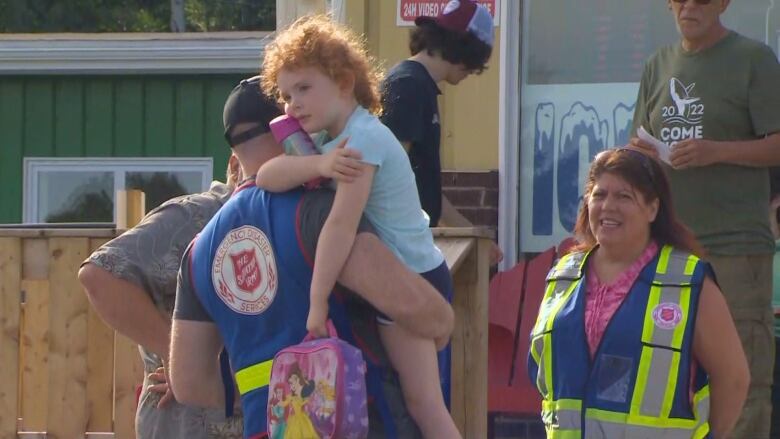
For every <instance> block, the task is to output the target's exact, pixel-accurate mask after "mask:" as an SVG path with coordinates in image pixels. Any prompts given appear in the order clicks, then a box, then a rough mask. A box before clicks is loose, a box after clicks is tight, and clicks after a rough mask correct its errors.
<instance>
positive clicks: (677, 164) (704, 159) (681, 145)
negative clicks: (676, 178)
mask: <svg viewBox="0 0 780 439" xmlns="http://www.w3.org/2000/svg"><path fill="white" fill-rule="evenodd" d="M719 153H720V148H719V147H718V142H714V141H712V140H704V139H687V140H682V141H680V142H677V143H675V144H674V146H672V153H671V154H670V155H669V160H670V161H671V162H672V167H673V168H674V169H687V168H697V167H701V166H708V165H712V164H714V163H717V162H718V161H720V159H719Z"/></svg>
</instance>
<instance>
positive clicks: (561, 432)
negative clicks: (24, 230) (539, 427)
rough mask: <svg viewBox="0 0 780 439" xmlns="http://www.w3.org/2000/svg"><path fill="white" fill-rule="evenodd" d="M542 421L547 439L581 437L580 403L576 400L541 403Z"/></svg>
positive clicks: (578, 438) (577, 438)
mask: <svg viewBox="0 0 780 439" xmlns="http://www.w3.org/2000/svg"><path fill="white" fill-rule="evenodd" d="M542 419H543V420H544V421H545V423H544V424H545V430H546V432H547V438H548V439H553V438H555V439H570V438H572V439H574V438H576V439H580V438H581V437H582V401H580V400H578V399H559V400H557V401H542Z"/></svg>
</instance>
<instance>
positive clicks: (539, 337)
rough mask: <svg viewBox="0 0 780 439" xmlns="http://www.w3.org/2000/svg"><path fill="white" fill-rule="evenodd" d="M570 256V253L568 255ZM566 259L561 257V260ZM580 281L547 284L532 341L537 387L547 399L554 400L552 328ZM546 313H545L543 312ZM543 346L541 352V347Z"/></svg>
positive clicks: (560, 281) (556, 281) (558, 281)
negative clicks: (556, 317)
mask: <svg viewBox="0 0 780 439" xmlns="http://www.w3.org/2000/svg"><path fill="white" fill-rule="evenodd" d="M567 256H568V255H567ZM563 261H564V260H563V259H561V262H563ZM577 283H578V282H575V281H573V280H568V279H561V280H555V281H552V282H550V283H549V284H548V285H547V291H546V293H545V295H544V299H543V301H542V306H541V309H540V310H539V317H538V318H537V320H536V325H535V327H534V332H533V339H532V341H531V356H532V357H533V359H534V361H536V364H537V370H538V372H537V374H536V387H537V388H538V389H539V392H540V393H541V394H542V398H543V399H545V400H548V401H550V400H552V397H553V377H552V371H553V368H552V333H551V332H550V331H551V330H552V326H553V322H554V321H555V316H556V315H558V312H559V311H560V310H561V308H563V305H564V304H566V302H567V301H568V299H569V297H570V296H571V294H572V291H574V288H575V287H576V286H577ZM542 313H544V314H542ZM540 348H541V352H540V351H539V349H540Z"/></svg>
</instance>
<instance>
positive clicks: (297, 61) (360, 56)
mask: <svg viewBox="0 0 780 439" xmlns="http://www.w3.org/2000/svg"><path fill="white" fill-rule="evenodd" d="M378 65H379V63H378V62H376V60H375V59H374V58H373V57H372V56H370V55H369V54H368V52H367V50H366V48H365V43H364V41H363V39H362V38H361V37H360V36H358V35H357V34H356V33H355V32H354V31H352V30H351V29H349V28H348V27H346V26H344V25H342V24H339V23H336V22H334V21H333V20H332V19H331V18H330V17H329V16H327V15H310V16H306V17H301V18H299V19H298V20H296V21H295V22H294V23H293V24H291V25H290V26H289V27H288V28H286V29H284V30H283V31H281V32H279V34H278V35H277V36H276V38H275V39H274V40H273V41H272V42H271V43H269V44H268V45H266V46H265V54H264V56H263V65H262V66H261V81H260V85H261V87H262V88H263V92H265V93H266V94H267V95H268V96H272V97H276V98H278V97H279V90H278V88H277V86H276V80H277V78H278V76H279V72H280V71H281V70H282V69H299V68H303V67H316V68H318V69H320V70H321V71H322V72H323V73H324V74H325V75H326V76H328V77H329V78H330V79H332V80H333V81H335V82H336V83H338V84H344V83H346V82H348V81H351V80H353V79H354V84H355V85H354V94H355V99H356V100H357V102H358V103H359V104H360V105H362V106H363V107H365V108H366V109H368V110H369V111H371V112H372V113H374V114H378V113H379V112H380V111H381V109H382V104H381V98H380V95H379V81H380V80H381V78H382V71H381V69H380V68H379V67H378Z"/></svg>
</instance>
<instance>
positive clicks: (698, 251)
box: [572, 148, 704, 257]
mask: <svg viewBox="0 0 780 439" xmlns="http://www.w3.org/2000/svg"><path fill="white" fill-rule="evenodd" d="M602 174H612V175H616V176H618V177H620V178H622V179H623V180H625V181H626V182H627V183H628V184H630V185H631V187H632V188H633V189H634V190H636V191H637V192H639V193H640V194H641V195H642V197H643V198H644V200H645V202H647V203H651V202H653V201H654V200H658V213H657V214H656V217H655V221H653V223H652V224H650V237H651V238H653V239H654V240H655V241H656V242H657V243H658V245H666V244H669V245H672V246H674V247H676V248H678V249H681V250H685V251H687V252H689V253H693V254H695V255H697V256H700V257H702V256H704V250H703V249H702V247H701V246H700V245H699V243H698V242H697V241H696V238H695V237H694V235H693V233H692V232H691V231H690V229H688V228H687V227H686V226H685V225H684V224H683V223H682V222H680V220H679V219H678V218H677V215H676V214H675V212H674V206H673V205H672V195H671V191H670V190H669V181H668V180H667V178H666V175H665V174H664V170H663V169H662V168H661V165H660V164H658V162H657V161H656V160H654V159H652V158H650V157H648V156H647V155H645V154H644V153H642V152H639V151H637V150H634V149H629V148H618V149H608V150H606V151H603V152H601V153H599V154H597V155H596V157H595V158H594V159H593V163H591V165H590V171H589V172H588V180H587V181H586V183H585V195H584V196H583V199H582V207H581V208H580V212H579V215H578V216H577V222H576V224H575V225H574V233H575V236H576V237H577V240H578V241H579V245H577V246H575V247H574V248H573V249H572V251H587V250H590V249H592V248H593V247H594V246H595V245H596V237H595V236H593V233H592V232H591V230H590V222H589V215H590V214H589V212H588V198H589V197H590V193H591V191H593V186H594V185H595V184H596V180H598V178H599V177H601V175H602Z"/></svg>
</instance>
